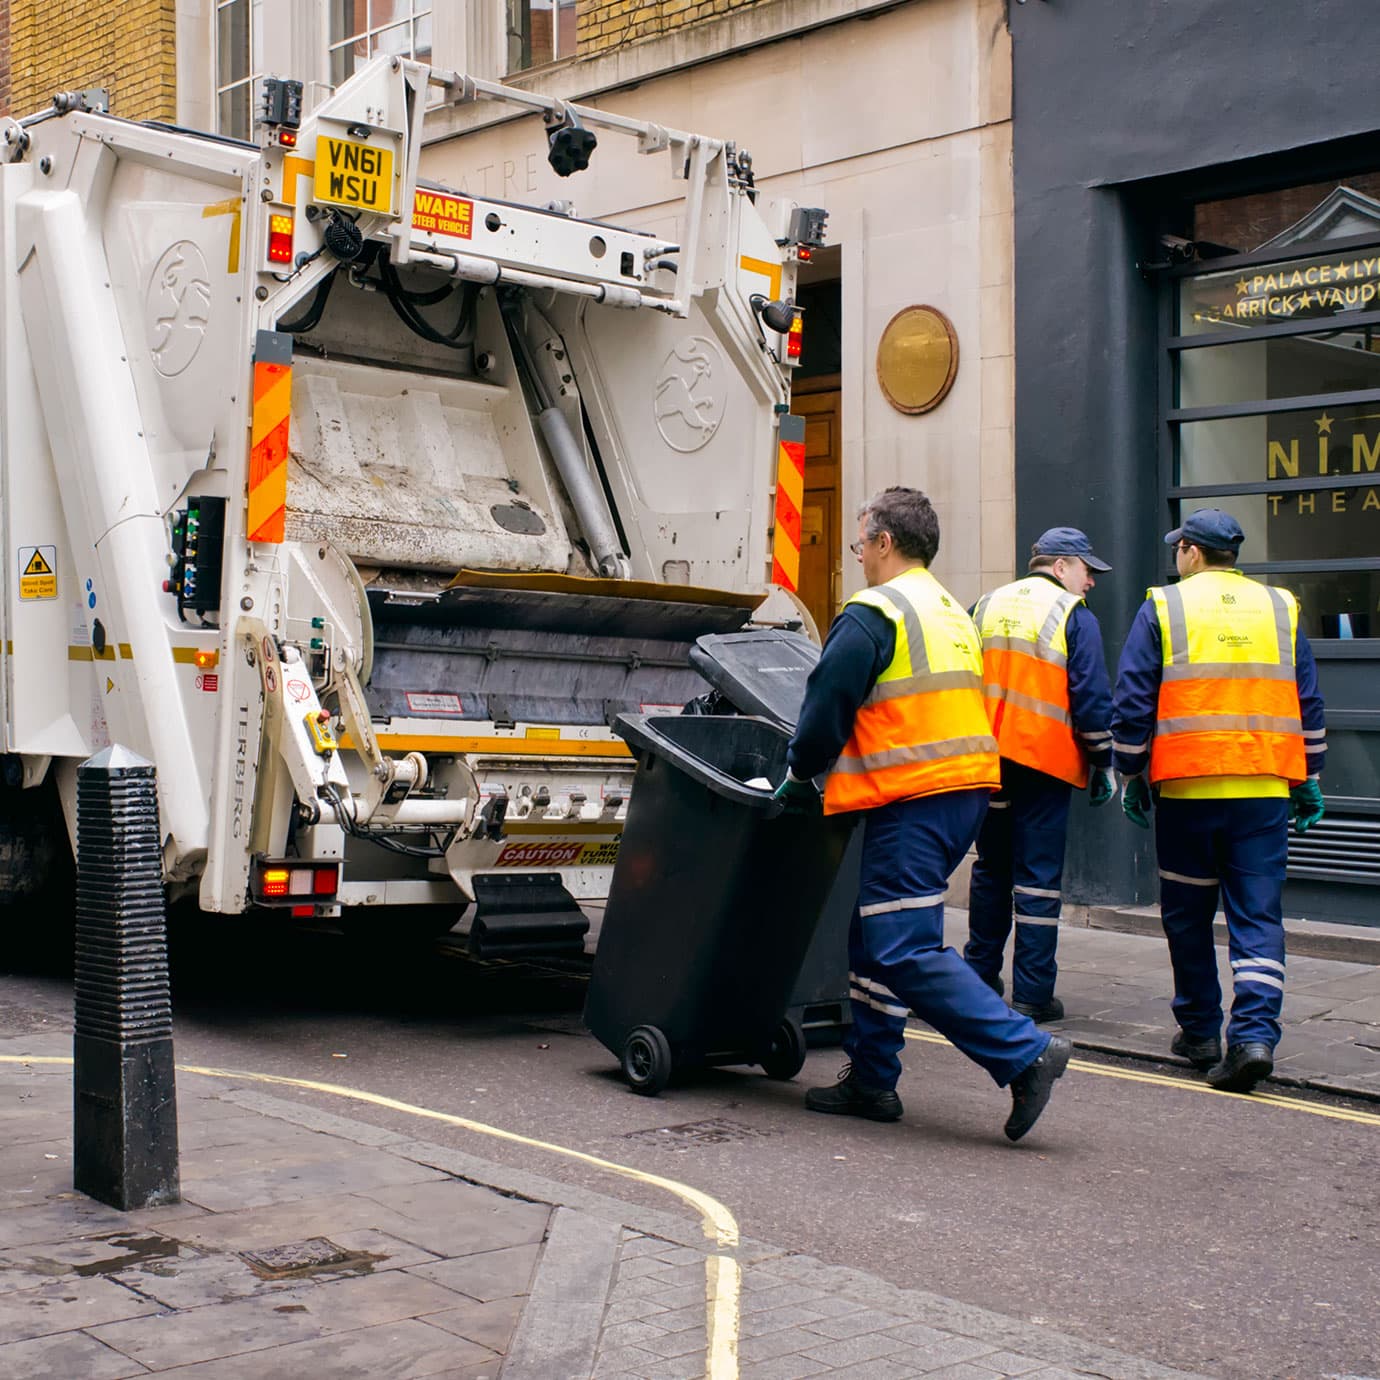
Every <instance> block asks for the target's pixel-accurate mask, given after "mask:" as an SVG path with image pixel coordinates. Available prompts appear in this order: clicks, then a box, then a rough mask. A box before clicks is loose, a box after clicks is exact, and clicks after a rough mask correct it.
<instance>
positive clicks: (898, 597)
mask: <svg viewBox="0 0 1380 1380" xmlns="http://www.w3.org/2000/svg"><path fill="white" fill-rule="evenodd" d="M872 593H873V594H876V595H879V596H880V597H881V598H882V599H883V600H885V601H886V602H887V603H888V604H890V605H891V607H892V608H893V609H895V610H896V612H897V613H899V614H900V615H901V621H902V622H903V623H904V624H905V625H906V646H907V650H908V651H909V652H910V669H911V672H912V673H913V674H919V673H920V672H921V671H928V670H929V669H930V657H929V652H927V651H926V650H925V630H924V628H922V627H921V626H920V615H919V614H918V613H916V611H915V607H914V605H913V604H912V603H911V602H910V600H909V599H907V598H906V596H905V595H904V594H902V593H901V592H900V590H898V589H896V588H895V587H894V586H892V585H877V586H876V587H874V588H873V590H872ZM892 655H893V656H895V652H894V651H893V653H892Z"/></svg>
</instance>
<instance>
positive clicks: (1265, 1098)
mask: <svg viewBox="0 0 1380 1380" xmlns="http://www.w3.org/2000/svg"><path fill="white" fill-rule="evenodd" d="M906 1039H908V1040H915V1041H917V1042H918V1043H923V1044H927V1045H947V1044H948V1043H949V1042H948V1041H947V1040H946V1039H945V1038H944V1037H943V1036H942V1035H936V1034H935V1033H934V1032H933V1031H929V1030H912V1029H910V1028H909V1027H907V1029H906ZM1069 1068H1071V1069H1074V1070H1076V1071H1077V1072H1078V1073H1095V1074H1097V1075H1098V1077H1099V1078H1120V1079H1121V1080H1122V1081H1123V1082H1127V1083H1150V1084H1153V1085H1156V1086H1158V1087H1162V1088H1178V1089H1181V1090H1182V1091H1184V1092H1195V1093H1208V1094H1210V1095H1211V1096H1212V1097H1230V1098H1234V1099H1235V1100H1236V1101H1238V1102H1251V1103H1254V1104H1255V1105H1256V1106H1258V1107H1283V1108H1285V1109H1286V1110H1287V1111H1291V1112H1309V1113H1311V1114H1312V1115H1313V1116H1325V1117H1328V1118H1330V1119H1331V1120H1333V1121H1351V1122H1355V1123H1356V1125H1358V1126H1380V1115H1377V1114H1376V1113H1374V1112H1361V1111H1356V1110H1353V1109H1352V1108H1350V1107H1323V1106H1321V1105H1319V1104H1318V1103H1316V1102H1305V1101H1304V1100H1303V1099H1302V1098H1297V1097H1282V1096H1281V1095H1280V1094H1279V1093H1262V1092H1253V1093H1229V1092H1219V1091H1218V1090H1217V1089H1216V1088H1210V1087H1209V1086H1208V1085H1207V1084H1206V1083H1199V1082H1195V1081H1194V1080H1193V1079H1191V1078H1178V1077H1175V1075H1173V1074H1170V1073H1145V1072H1142V1071H1141V1070H1139V1069H1118V1068H1112V1067H1110V1066H1109V1065H1106V1064H1094V1063H1093V1062H1092V1061H1091V1060H1089V1059H1070V1060H1069ZM1339 1095H1340V1096H1344V1095H1345V1094H1339Z"/></svg>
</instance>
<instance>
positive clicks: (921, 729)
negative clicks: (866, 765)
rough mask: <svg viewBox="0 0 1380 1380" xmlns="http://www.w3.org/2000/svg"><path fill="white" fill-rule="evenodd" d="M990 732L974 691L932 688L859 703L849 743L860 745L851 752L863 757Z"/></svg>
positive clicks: (979, 701) (983, 734) (988, 734)
mask: <svg viewBox="0 0 1380 1380" xmlns="http://www.w3.org/2000/svg"><path fill="white" fill-rule="evenodd" d="M990 734H991V728H990V726H989V724H988V722H987V714H986V711H985V710H984V709H983V707H982V701H981V699H980V698H979V697H978V693H977V691H976V690H932V691H930V692H929V693H928V694H921V695H914V694H912V695H905V696H902V697H900V698H899V699H888V700H876V701H873V702H870V703H868V704H865V705H863V706H862V707H861V708H860V709H859V710H858V713H857V716H856V717H855V718H854V720H853V736H852V738H851V739H850V740H849V742H850V744H852V743H855V742H856V743H858V744H861V745H862V746H861V747H860V748H859V750H858V751H857V752H856V753H854V754H853V755H854V756H858V757H863V756H868V755H870V754H871V753H873V752H881V751H885V750H886V749H887V748H889V747H894V746H896V745H897V744H898V743H915V742H920V743H928V742H939V741H941V740H943V739H946V738H958V737H965V736H969V737H971V736H974V735H976V736H990Z"/></svg>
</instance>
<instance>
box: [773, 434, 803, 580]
mask: <svg viewBox="0 0 1380 1380" xmlns="http://www.w3.org/2000/svg"><path fill="white" fill-rule="evenodd" d="M804 506H805V419H804V417H793V416H785V417H782V418H781V428H780V436H779V440H778V443H777V460H776V526H775V531H774V533H773V535H772V550H771V581H772V584H774V585H780V586H781V587H782V588H783V589H789V590H791V591H793V592H794V591H795V590H797V589H798V588H799V587H800V522H801V512H802V510H803V509H804Z"/></svg>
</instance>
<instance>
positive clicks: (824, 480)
mask: <svg viewBox="0 0 1380 1380" xmlns="http://www.w3.org/2000/svg"><path fill="white" fill-rule="evenodd" d="M839 382H840V380H839V376H838V375H837V374H827V375H823V376H821V377H818V378H811V379H800V380H799V381H798V382H797V383H796V386H795V388H794V389H793V390H792V393H791V411H792V412H794V413H795V414H796V415H797V416H801V417H804V418H805V501H804V505H803V507H802V509H801V513H800V589H799V590H798V593H799V595H800V598H801V602H802V603H804V605H805V607H806V608H808V609H809V610H810V616H811V617H812V618H813V619H814V620H815V624H816V625H817V626H818V628H819V632H820V636H821V637H823V636H824V634H825V633H826V632H827V631H828V630H829V624H830V622H831V621H832V620H833V617H834V615H835V614H836V613H837V612H838V609H839V602H840V598H841V595H842V590H843V528H842V513H841V508H842V500H843V456H842V454H841V451H842V441H841V437H842V432H841V428H840V399H841V396H842V395H841V393H840V389H839Z"/></svg>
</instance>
